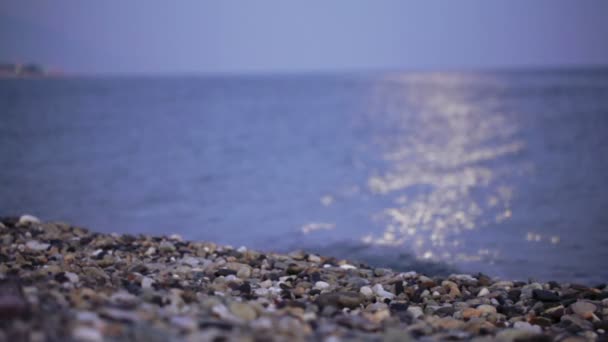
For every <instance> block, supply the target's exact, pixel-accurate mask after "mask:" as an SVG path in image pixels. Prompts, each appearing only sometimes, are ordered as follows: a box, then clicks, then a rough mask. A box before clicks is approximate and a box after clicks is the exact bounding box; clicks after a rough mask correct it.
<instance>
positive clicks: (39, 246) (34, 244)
mask: <svg viewBox="0 0 608 342" xmlns="http://www.w3.org/2000/svg"><path fill="white" fill-rule="evenodd" d="M50 246H51V245H50V244H48V243H42V242H39V241H36V240H30V241H28V242H26V243H25V247H27V249H29V250H32V251H37V252H40V251H45V250H47V249H48V248H49V247H50Z"/></svg>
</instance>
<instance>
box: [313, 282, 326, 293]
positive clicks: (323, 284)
mask: <svg viewBox="0 0 608 342" xmlns="http://www.w3.org/2000/svg"><path fill="white" fill-rule="evenodd" d="M314 288H315V289H317V290H321V291H323V290H325V289H327V288H329V284H328V283H326V282H324V281H318V282H316V283H315V286H314Z"/></svg>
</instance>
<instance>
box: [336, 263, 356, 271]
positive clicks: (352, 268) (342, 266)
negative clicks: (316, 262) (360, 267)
mask: <svg viewBox="0 0 608 342" xmlns="http://www.w3.org/2000/svg"><path fill="white" fill-rule="evenodd" d="M340 268H341V269H343V270H356V269H357V267H355V266H353V265H350V264H343V265H340Z"/></svg>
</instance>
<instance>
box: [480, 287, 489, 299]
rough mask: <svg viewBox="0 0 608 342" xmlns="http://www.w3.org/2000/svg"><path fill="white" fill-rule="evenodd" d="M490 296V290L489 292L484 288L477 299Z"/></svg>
mask: <svg viewBox="0 0 608 342" xmlns="http://www.w3.org/2000/svg"><path fill="white" fill-rule="evenodd" d="M489 294H490V290H488V288H487V287H484V288H482V289H481V290H480V291H479V293H478V294H477V297H485V296H487V295H489Z"/></svg>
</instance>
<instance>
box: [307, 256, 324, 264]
mask: <svg viewBox="0 0 608 342" xmlns="http://www.w3.org/2000/svg"><path fill="white" fill-rule="evenodd" d="M308 261H310V262H314V263H320V262H321V258H320V257H319V256H318V255H314V254H309V255H308Z"/></svg>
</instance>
